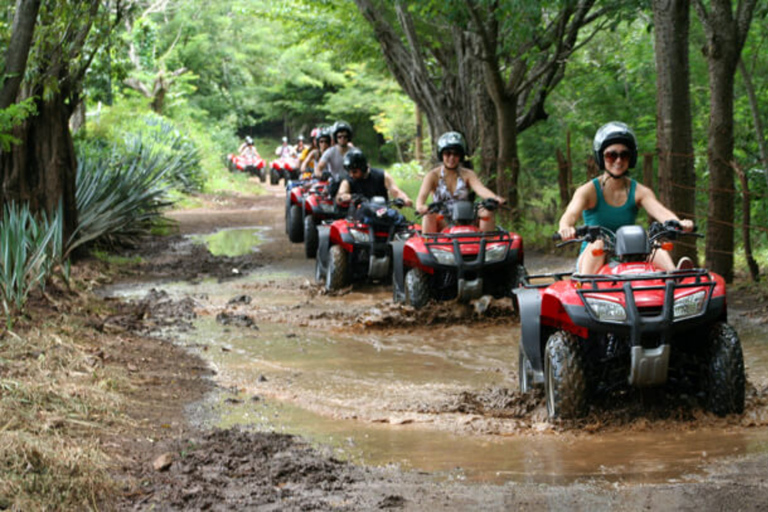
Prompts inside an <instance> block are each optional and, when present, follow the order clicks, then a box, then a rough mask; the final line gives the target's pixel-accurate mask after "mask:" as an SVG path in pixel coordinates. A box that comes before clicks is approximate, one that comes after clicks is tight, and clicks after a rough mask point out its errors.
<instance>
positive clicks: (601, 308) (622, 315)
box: [586, 298, 627, 322]
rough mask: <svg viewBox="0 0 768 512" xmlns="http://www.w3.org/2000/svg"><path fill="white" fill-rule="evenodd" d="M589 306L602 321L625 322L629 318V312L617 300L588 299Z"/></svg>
mask: <svg viewBox="0 0 768 512" xmlns="http://www.w3.org/2000/svg"><path fill="white" fill-rule="evenodd" d="M586 302H587V306H589V309H591V310H592V313H594V314H595V316H596V317H597V319H598V320H600V321H601V322H623V321H624V320H626V319H627V312H626V311H625V310H624V308H623V307H622V306H621V304H617V303H615V302H611V301H609V300H602V299H590V298H588V299H586Z"/></svg>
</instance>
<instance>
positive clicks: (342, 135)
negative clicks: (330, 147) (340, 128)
mask: <svg viewBox="0 0 768 512" xmlns="http://www.w3.org/2000/svg"><path fill="white" fill-rule="evenodd" d="M336 138H337V139H348V138H349V135H348V134H346V133H337V134H336Z"/></svg>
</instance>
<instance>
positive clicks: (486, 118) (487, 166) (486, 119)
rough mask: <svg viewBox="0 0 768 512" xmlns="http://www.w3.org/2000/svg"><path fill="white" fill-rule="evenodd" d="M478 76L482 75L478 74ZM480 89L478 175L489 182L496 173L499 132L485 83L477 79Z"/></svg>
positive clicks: (494, 108) (484, 181) (494, 177)
mask: <svg viewBox="0 0 768 512" xmlns="http://www.w3.org/2000/svg"><path fill="white" fill-rule="evenodd" d="M479 76H482V74H480V75H479ZM478 82H479V83H478V88H479V89H480V90H479V91H478V93H477V95H476V98H477V109H476V111H477V114H478V118H479V119H480V126H479V129H480V169H478V175H479V176H480V179H481V181H482V182H483V183H490V182H491V179H494V180H495V179H496V175H497V174H498V169H499V167H498V161H497V158H498V156H499V132H498V129H497V122H496V106H495V105H494V104H493V100H492V99H491V97H490V96H489V95H488V91H487V90H486V88H485V84H484V83H482V81H481V80H478Z"/></svg>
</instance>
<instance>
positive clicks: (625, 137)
mask: <svg viewBox="0 0 768 512" xmlns="http://www.w3.org/2000/svg"><path fill="white" fill-rule="evenodd" d="M611 144H624V145H625V146H627V148H628V149H629V153H630V155H629V168H630V169H634V168H635V165H636V164H637V138H636V137H635V134H634V132H632V129H631V128H630V127H629V126H627V125H626V124H624V123H622V122H620V121H611V122H610V123H608V124H604V125H603V126H601V127H600V129H599V130H597V133H596V134H595V140H594V142H592V149H594V151H595V160H596V161H597V167H598V168H599V169H600V170H601V171H604V170H605V159H604V158H603V151H605V148H607V147H608V146H610V145H611Z"/></svg>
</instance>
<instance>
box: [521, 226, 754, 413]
mask: <svg viewBox="0 0 768 512" xmlns="http://www.w3.org/2000/svg"><path fill="white" fill-rule="evenodd" d="M649 231H650V232H649V234H646V232H645V230H644V229H643V228H642V227H641V226H624V227H622V228H620V229H619V230H618V231H617V232H616V233H615V234H614V233H612V232H611V231H609V230H607V229H604V228H601V227H593V226H583V227H580V228H578V229H577V231H576V233H577V235H576V236H577V239H576V240H570V241H568V242H564V243H561V244H559V246H562V245H565V244H567V243H571V242H584V241H586V242H593V241H595V240H598V239H602V240H603V241H604V243H605V247H606V256H609V255H611V254H612V255H613V258H614V260H613V261H611V258H607V261H608V263H606V264H605V265H603V267H602V268H601V269H600V270H599V272H598V273H597V274H591V275H585V274H575V273H574V274H571V273H560V274H543V275H538V276H528V278H527V283H526V284H525V286H524V287H523V288H521V289H519V290H518V291H517V292H516V293H517V295H518V300H519V304H520V318H521V320H520V321H521V341H520V349H519V363H518V364H519V382H520V390H521V391H522V392H523V393H525V392H528V391H529V390H530V389H531V387H532V386H534V385H537V384H542V383H543V384H544V392H545V395H546V402H547V413H548V415H549V417H550V418H574V417H578V416H581V415H583V414H584V413H585V412H586V411H587V408H588V404H589V401H590V398H592V397H593V396H597V394H600V393H603V394H605V393H609V392H614V391H616V390H623V389H626V387H627V386H630V387H635V388H646V387H651V386H661V385H664V384H667V383H669V384H670V385H671V386H670V387H671V388H672V389H674V390H675V392H676V393H681V392H684V391H682V390H685V389H686V388H692V394H693V395H698V396H699V397H700V398H702V399H703V404H704V406H705V407H706V409H708V410H709V411H711V412H714V413H715V414H718V415H721V416H723V415H726V414H729V413H740V412H742V411H743V410H744V392H745V381H746V378H745V375H744V361H743V356H742V351H741V343H740V341H739V336H738V334H737V333H736V331H735V330H734V329H733V328H732V327H731V326H730V325H728V314H727V308H726V300H725V282H724V281H723V278H722V277H720V276H719V275H717V274H714V273H712V272H709V271H707V270H706V269H701V268H693V269H679V270H672V271H669V272H665V271H660V270H658V269H657V268H655V267H654V266H653V264H652V263H651V262H650V261H651V259H652V257H653V252H654V251H655V250H657V249H659V248H661V247H664V248H669V247H671V241H673V240H676V239H678V238H679V237H681V236H684V235H688V236H699V235H697V234H695V233H685V232H683V231H682V230H681V229H680V224H679V223H678V222H677V221H668V222H667V223H665V224H658V223H653V224H652V225H651V227H650V230H649ZM555 238H556V239H557V238H559V237H557V235H556V236H555ZM663 241H664V242H665V243H662V242H663ZM568 277H569V279H566V278H568ZM541 279H544V280H547V281H549V283H544V284H528V283H531V282H533V281H537V280H541Z"/></svg>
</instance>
